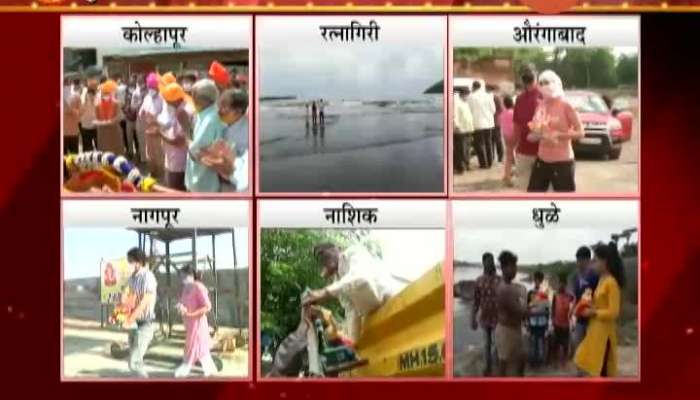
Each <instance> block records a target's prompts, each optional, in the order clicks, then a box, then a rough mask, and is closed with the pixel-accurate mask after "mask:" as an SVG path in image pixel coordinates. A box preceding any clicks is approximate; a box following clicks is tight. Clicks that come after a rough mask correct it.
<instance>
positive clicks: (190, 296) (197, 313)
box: [175, 265, 216, 378]
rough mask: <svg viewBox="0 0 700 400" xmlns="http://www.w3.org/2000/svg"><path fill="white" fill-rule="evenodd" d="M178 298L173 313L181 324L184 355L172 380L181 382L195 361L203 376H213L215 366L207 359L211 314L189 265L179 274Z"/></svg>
mask: <svg viewBox="0 0 700 400" xmlns="http://www.w3.org/2000/svg"><path fill="white" fill-rule="evenodd" d="M180 272H181V274H182V277H183V280H182V294H181V296H180V302H179V303H178V304H177V306H176V307H177V309H178V311H179V312H180V315H182V321H183V323H184V324H185V353H184V356H183V359H182V364H181V365H180V366H179V367H178V368H177V370H176V371H175V377H176V378H185V377H187V376H188V375H189V374H190V371H191V369H192V366H193V365H194V364H195V363H196V362H197V361H199V363H200V364H201V365H202V369H203V370H204V376H211V375H213V374H214V373H216V365H215V364H214V360H213V359H212V357H211V352H210V347H211V339H210V337H209V323H208V322H207V313H209V311H210V310H211V302H210V301H209V294H208V293H207V288H206V286H204V284H203V283H202V282H201V279H202V275H201V273H200V272H197V271H195V270H194V268H192V267H191V266H190V265H187V266H185V267H184V268H183V269H182V270H181V271H180Z"/></svg>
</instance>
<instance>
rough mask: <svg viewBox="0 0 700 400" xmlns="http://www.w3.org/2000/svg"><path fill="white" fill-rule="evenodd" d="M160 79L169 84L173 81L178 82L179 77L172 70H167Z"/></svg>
mask: <svg viewBox="0 0 700 400" xmlns="http://www.w3.org/2000/svg"><path fill="white" fill-rule="evenodd" d="M160 81H161V82H162V83H163V85H165V86H167V85H169V84H171V83H174V82H177V79H176V78H175V75H174V74H173V73H172V72H167V73H165V75H163V76H161V77H160Z"/></svg>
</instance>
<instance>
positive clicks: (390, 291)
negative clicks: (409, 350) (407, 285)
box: [302, 243, 401, 374]
mask: <svg viewBox="0 0 700 400" xmlns="http://www.w3.org/2000/svg"><path fill="white" fill-rule="evenodd" d="M314 256H315V257H316V259H317V260H318V261H319V263H320V265H321V276H323V277H324V278H325V279H329V280H331V281H332V283H331V284H329V285H328V286H326V287H325V288H323V289H320V290H313V291H311V293H309V294H308V295H307V296H306V297H305V298H304V299H302V304H303V305H304V306H310V305H314V304H319V303H323V302H325V301H328V300H330V299H333V298H336V299H338V301H339V302H340V304H341V305H342V306H343V309H344V311H345V323H344V328H343V331H344V332H345V333H346V334H347V336H348V337H349V338H350V339H351V340H352V341H353V342H355V341H357V339H359V336H360V332H361V328H362V319H363V318H364V317H365V316H367V315H369V314H371V313H372V312H374V311H375V310H376V309H378V308H379V307H380V306H382V305H383V304H384V303H385V302H386V301H387V300H389V299H390V298H391V297H393V296H395V295H396V294H398V293H399V291H401V287H400V284H399V283H398V282H397V281H395V280H394V279H393V278H392V277H391V276H390V275H389V274H388V273H387V272H386V270H384V269H383V265H381V263H380V261H379V260H378V259H376V258H375V257H373V256H372V255H370V254H369V252H368V251H367V250H366V249H365V248H364V247H363V246H359V245H358V246H353V247H350V248H348V249H341V248H340V247H338V246H337V245H335V244H332V243H322V244H319V245H316V246H315V247H314ZM307 340H308V343H307V350H308V352H309V371H310V372H311V373H312V374H315V373H320V372H321V371H320V363H319V361H318V340H317V337H316V334H315V331H314V329H313V326H311V327H309V334H308V336H307Z"/></svg>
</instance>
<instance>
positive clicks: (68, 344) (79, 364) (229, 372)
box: [63, 320, 248, 379]
mask: <svg viewBox="0 0 700 400" xmlns="http://www.w3.org/2000/svg"><path fill="white" fill-rule="evenodd" d="M63 326H64V329H63V352H64V358H63V375H64V376H65V377H66V378H105V377H110V378H131V377H132V376H131V375H130V373H129V369H128V368H127V361H126V360H125V359H116V358H114V357H112V356H111V354H110V351H109V348H110V345H111V343H113V342H121V343H124V344H126V340H127V334H126V333H125V332H124V331H120V330H116V329H113V328H105V329H101V328H100V326H99V322H93V321H82V320H64V324H63ZM173 330H174V331H175V332H182V331H183V328H182V326H175V327H173ZM226 330H227V328H219V332H220V333H224V332H225V331H226ZM229 330H230V329H229ZM154 342H155V344H153V345H152V346H151V347H150V348H149V350H148V352H147V353H146V358H145V363H146V371H147V372H148V373H149V375H150V376H151V377H152V378H160V379H163V378H172V377H173V372H174V371H175V369H176V368H177V367H178V365H179V364H180V362H181V361H182V351H183V347H184V337H182V336H181V335H177V336H176V337H174V338H170V339H167V340H161V341H157V342H156V341H155V340H154ZM214 356H215V357H218V358H219V359H221V361H222V363H223V369H222V370H221V371H219V373H218V374H217V376H216V377H218V378H221V377H246V376H247V375H248V349H247V348H238V349H236V350H235V351H234V352H227V353H225V354H222V353H214ZM192 375H193V376H192V377H193V378H202V370H201V368H199V367H195V368H194V369H193V371H192Z"/></svg>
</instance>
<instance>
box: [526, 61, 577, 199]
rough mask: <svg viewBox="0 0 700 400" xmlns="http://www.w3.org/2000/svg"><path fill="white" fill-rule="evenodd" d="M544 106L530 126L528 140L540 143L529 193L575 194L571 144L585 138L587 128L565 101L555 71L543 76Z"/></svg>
mask: <svg viewBox="0 0 700 400" xmlns="http://www.w3.org/2000/svg"><path fill="white" fill-rule="evenodd" d="M539 88H540V92H541V93H542V102H541V103H540V105H539V106H538V107H537V110H536V111H535V116H534V118H533V119H532V121H531V122H530V124H529V127H530V130H531V133H530V136H528V140H535V141H539V150H538V152H537V161H536V162H535V166H534V167H533V169H532V175H530V183H529V185H528V188H527V191H528V192H546V191H547V190H548V189H549V185H550V184H551V185H552V187H553V188H554V191H555V192H575V191H576V181H575V179H574V163H575V161H574V149H573V147H572V146H571V141H572V140H575V139H578V138H581V137H583V125H582V124H581V119H580V118H579V116H578V113H577V112H576V110H574V108H573V107H572V106H571V104H569V103H568V102H567V101H566V100H565V99H564V86H563V85H562V82H561V79H560V78H559V76H558V75H557V74H556V73H554V71H550V70H547V71H544V72H542V73H541V74H540V79H539Z"/></svg>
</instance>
